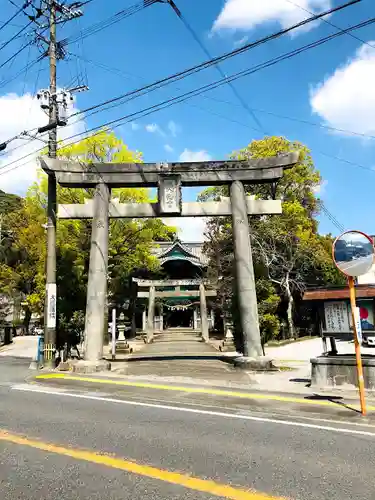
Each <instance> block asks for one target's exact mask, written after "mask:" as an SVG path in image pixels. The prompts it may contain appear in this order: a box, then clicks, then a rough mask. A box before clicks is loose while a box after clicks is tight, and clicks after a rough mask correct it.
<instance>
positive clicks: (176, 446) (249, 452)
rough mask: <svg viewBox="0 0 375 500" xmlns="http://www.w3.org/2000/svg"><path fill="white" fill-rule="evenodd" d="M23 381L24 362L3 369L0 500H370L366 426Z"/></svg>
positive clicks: (374, 445)
mask: <svg viewBox="0 0 375 500" xmlns="http://www.w3.org/2000/svg"><path fill="white" fill-rule="evenodd" d="M28 375H30V372H28V370H27V362H26V363H25V361H22V360H18V361H16V360H14V359H6V360H5V359H4V360H1V361H0V401H1V404H0V489H1V498H2V500H15V499H17V500H23V499H25V500H26V499H27V500H34V499H35V500H40V499H43V500H50V499H51V500H52V499H54V500H55V499H59V500H78V499H79V500H89V499H90V500H93V499H95V500H96V499H106V500H120V499H121V500H126V499H132V500H134V499H135V500H136V499H142V500H150V499H168V500H169V499H185V500H188V499H214V498H218V497H219V498H238V499H244V500H245V499H252V500H265V499H267V498H268V499H270V498H274V497H284V498H288V499H299V500H305V499H306V500H311V499H314V500H326V499H327V498H329V499H330V500H342V499H344V498H345V499H361V500H370V499H373V498H374V491H375V479H374V466H375V426H374V425H373V423H371V421H365V422H364V423H360V421H359V420H358V418H357V417H356V418H355V419H354V420H353V421H352V423H350V422H343V421H340V420H337V421H336V420H335V419H334V417H332V416H327V415H323V417H325V420H323V419H320V417H319V415H317V414H311V415H310V419H309V420H303V417H302V416H301V415H300V414H297V413H295V412H294V410H290V412H289V415H288V414H287V410H285V412H284V414H283V415H284V416H283V418H281V417H277V418H276V417H275V416H274V412H273V411H272V410H273V409H272V406H270V405H268V406H267V407H266V411H262V412H260V408H259V402H258V403H257V404H256V405H255V403H254V407H252V406H251V404H249V405H248V407H247V408H248V409H247V411H244V410H243V409H238V407H236V406H235V405H234V406H232V403H231V402H230V401H229V400H228V399H227V400H226V402H225V405H224V403H222V407H221V410H220V411H209V410H208V409H207V408H208V402H207V406H204V407H203V405H202V402H201V403H198V402H197V401H195V400H194V399H190V398H189V394H182V395H180V396H179V402H178V404H177V402H176V401H177V400H176V401H175V402H174V403H173V404H172V403H171V402H168V401H166V400H165V401H164V402H163V399H162V398H163V396H162V395H161V394H160V393H157V395H154V397H152V391H150V392H149V393H147V394H148V396H147V394H145V393H143V397H141V395H140V396H139V398H137V393H136V391H133V392H131V393H128V392H126V390H125V389H124V391H122V392H121V391H120V389H119V388H117V389H116V392H115V393H114V392H111V391H110V388H109V387H108V388H107V387H103V388H98V387H97V386H93V387H91V388H90V387H84V386H81V387H79V386H77V387H76V388H74V387H73V386H69V387H63V386H61V387H57V386H44V387H41V388H38V387H35V386H34V389H33V386H28V385H26V384H25V383H24V380H25V377H27V376H28ZM35 389H36V390H42V391H45V392H35ZM169 397H170V396H169ZM176 397H177V396H176ZM165 398H167V396H165ZM224 406H225V407H224ZM349 418H350V417H349V416H348V417H347V419H349ZM278 419H279V420H278ZM327 427H329V428H330V429H327ZM230 486H231V487H230ZM244 490H245V493H244Z"/></svg>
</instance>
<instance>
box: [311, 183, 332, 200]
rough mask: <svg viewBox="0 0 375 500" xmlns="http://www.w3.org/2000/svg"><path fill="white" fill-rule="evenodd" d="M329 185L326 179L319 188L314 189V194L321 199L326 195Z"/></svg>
mask: <svg viewBox="0 0 375 500" xmlns="http://www.w3.org/2000/svg"><path fill="white" fill-rule="evenodd" d="M327 185H328V181H327V180H326V179H324V180H323V181H322V182H321V183H320V184H319V186H316V187H315V188H313V191H314V193H315V194H317V195H318V196H319V198H321V197H322V196H323V195H324V194H325V193H326V188H327Z"/></svg>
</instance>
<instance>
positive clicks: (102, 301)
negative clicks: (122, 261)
mask: <svg viewBox="0 0 375 500" xmlns="http://www.w3.org/2000/svg"><path fill="white" fill-rule="evenodd" d="M297 161H298V153H289V154H285V155H280V156H276V157H271V158H264V159H256V160H247V161H230V162H199V163H173V164H165V163H163V164H114V163H110V164H105V163H103V164H90V165H82V164H80V163H79V162H68V161H65V160H56V159H49V158H41V159H40V162H41V165H42V168H43V170H44V171H45V172H46V173H47V174H49V175H55V176H56V179H57V182H59V183H60V184H61V185H63V186H65V187H89V186H91V187H92V186H95V188H96V189H95V197H94V200H93V202H89V203H87V204H82V205H79V204H78V205H61V206H60V207H59V209H58V216H59V217H60V218H93V230H92V237H91V253H90V270H89V279H88V285H87V307H86V322H85V339H86V349H85V360H86V362H89V363H91V365H92V369H93V370H96V369H97V365H98V364H100V362H101V360H102V358H103V340H104V331H105V330H106V325H105V318H106V317H107V314H106V307H107V267H108V218H109V217H116V214H117V217H127V218H128V217H138V216H140V217H176V216H192V215H193V216H203V217H207V216H224V215H229V214H230V213H231V214H232V222H233V240H234V254H235V261H236V278H237V289H238V302H239V311H240V318H241V329H242V334H243V354H244V359H245V360H246V359H247V358H252V360H253V364H252V366H255V365H254V360H257V359H260V358H262V348H261V341H260V332H259V321H258V309H257V300H256V292H255V279H254V271H253V263H252V253H251V243H250V236H249V223H248V215H254V214H275V213H281V203H280V201H278V200H254V199H251V198H249V197H247V196H246V194H245V190H244V186H243V182H247V183H265V182H275V181H277V180H278V179H280V178H281V177H282V175H283V168H287V167H289V166H292V165H293V164H295V163H296V162H297ZM181 185H190V186H192V185H199V186H204V185H229V186H230V203H229V200H228V199H223V200H222V201H221V202H216V203H212V202H208V203H200V204H185V203H182V199H181ZM130 186H131V187H152V186H157V187H158V203H157V204H139V205H137V206H134V204H126V203H125V204H122V203H117V202H115V201H113V200H112V202H111V201H110V196H109V192H110V188H111V187H130ZM138 214H139V215H138ZM260 365H263V360H261V361H260ZM86 371H87V370H86Z"/></svg>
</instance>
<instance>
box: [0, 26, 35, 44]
mask: <svg viewBox="0 0 375 500" xmlns="http://www.w3.org/2000/svg"><path fill="white" fill-rule="evenodd" d="M30 24H32V21H29V22H28V23H27V24H26V25H25V26H24V27H23V28H21V29H20V30H19V31H17V33H16V34H15V35H13V36H12V37H11V38H9V40H7V41H6V42H4V43H3V44H2V45H1V46H0V50H3V49H4V48H5V47H7V46H8V45H9V44H10V43H11V42H13V40H15V39H16V38H17V37H18V36H19V35H20V34H21V33H23V32H24V31H25V30H26V29H27V28H28V27H29V26H30Z"/></svg>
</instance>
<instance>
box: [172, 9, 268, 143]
mask: <svg viewBox="0 0 375 500" xmlns="http://www.w3.org/2000/svg"><path fill="white" fill-rule="evenodd" d="M167 3H168V4H169V5H170V6H171V7H172V9H173V11H174V12H175V13H176V15H177V16H178V18H179V19H180V20H181V21H182V23H183V24H184V26H185V28H186V29H187V30H188V31H189V33H190V34H191V36H192V37H193V38H194V40H195V41H196V42H197V44H198V45H199V47H200V48H201V50H202V51H203V52H204V53H205V55H206V56H207V57H208V58H209V59H212V55H211V54H210V52H209V51H208V49H207V47H206V46H205V45H204V43H203V42H202V40H201V39H200V38H199V36H198V35H197V33H196V32H195V31H194V29H193V28H192V26H191V25H190V23H189V22H188V20H187V19H186V17H185V16H184V15H183V14H182V12H181V10H180V9H178V8H177V6H176V4H175V3H174V1H173V0H167ZM215 68H216V70H217V71H218V73H219V74H220V76H221V77H222V78H226V77H227V75H226V74H225V73H224V71H223V70H222V69H221V67H220V65H219V64H215ZM228 87H229V88H230V89H231V90H232V92H233V94H234V95H235V97H236V99H237V100H238V101H239V103H240V104H241V106H242V107H243V108H244V109H245V110H246V111H247V112H248V113H249V115H250V116H251V118H252V119H253V120H254V122H255V124H256V126H257V127H258V128H259V129H260V130H261V131H262V132H263V133H264V134H267V132H266V131H265V130H264V127H263V125H262V123H261V122H260V120H259V118H258V117H257V116H256V114H255V112H254V109H253V108H252V107H250V106H249V105H248V104H247V102H246V101H245V100H244V99H243V98H242V96H241V94H240V93H239V92H238V90H237V89H236V87H235V86H234V85H233V84H232V83H231V82H228Z"/></svg>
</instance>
